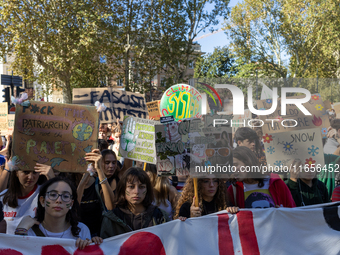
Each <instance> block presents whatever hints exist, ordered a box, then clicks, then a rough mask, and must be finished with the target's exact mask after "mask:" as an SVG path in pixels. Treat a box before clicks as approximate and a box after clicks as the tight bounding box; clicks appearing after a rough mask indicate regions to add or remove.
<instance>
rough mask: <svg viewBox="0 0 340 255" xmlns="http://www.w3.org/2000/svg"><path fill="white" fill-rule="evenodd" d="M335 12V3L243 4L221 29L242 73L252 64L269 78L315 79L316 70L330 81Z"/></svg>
mask: <svg viewBox="0 0 340 255" xmlns="http://www.w3.org/2000/svg"><path fill="white" fill-rule="evenodd" d="M336 3H337V4H336ZM339 8H340V6H339V3H338V1H336V0H332V1H320V0H299V1H298V0H259V1H252V0H244V1H243V2H242V3H239V4H238V5H236V6H235V7H234V8H233V9H232V12H231V18H230V19H229V20H228V21H227V22H226V26H225V29H226V33H227V34H228V35H229V37H230V38H231V40H232V43H231V48H232V52H233V53H234V54H235V55H236V57H237V58H240V59H243V60H244V63H246V65H245V66H244V67H243V68H244V71H247V70H248V69H252V68H253V67H254V65H255V64H256V65H257V70H258V71H260V70H261V71H263V73H264V75H268V76H269V77H277V78H279V77H282V78H286V77H287V76H290V77H315V76H316V70H320V71H321V72H320V74H322V75H332V73H333V77H334V73H335V72H334V70H335V69H339V66H338V67H336V63H337V62H336V61H334V52H336V51H337V47H336V46H335V45H338V42H339V36H338V31H339V28H340V26H339V19H338V17H339V14H340V12H339ZM336 31H337V32H336ZM329 45H331V46H332V47H329ZM332 59H333V60H332ZM335 59H336V58H335ZM338 59H339V60H340V55H339V58H338ZM339 63H340V62H339ZM249 65H250V66H249ZM249 71H251V70H249ZM242 73H244V74H242ZM241 74H242V77H246V74H245V72H242V71H240V75H241Z"/></svg>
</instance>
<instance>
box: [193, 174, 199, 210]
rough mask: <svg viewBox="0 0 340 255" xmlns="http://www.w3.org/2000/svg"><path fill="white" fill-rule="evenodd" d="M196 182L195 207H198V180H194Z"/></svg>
mask: <svg viewBox="0 0 340 255" xmlns="http://www.w3.org/2000/svg"><path fill="white" fill-rule="evenodd" d="M193 180H194V191H195V206H196V207H198V184H197V178H193Z"/></svg>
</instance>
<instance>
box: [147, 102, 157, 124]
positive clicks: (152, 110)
mask: <svg viewBox="0 0 340 255" xmlns="http://www.w3.org/2000/svg"><path fill="white" fill-rule="evenodd" d="M160 102H161V100H156V101H152V102H149V103H146V106H147V108H148V112H149V117H150V118H153V119H154V120H159V118H160V117H161V113H160V111H159V104H160Z"/></svg>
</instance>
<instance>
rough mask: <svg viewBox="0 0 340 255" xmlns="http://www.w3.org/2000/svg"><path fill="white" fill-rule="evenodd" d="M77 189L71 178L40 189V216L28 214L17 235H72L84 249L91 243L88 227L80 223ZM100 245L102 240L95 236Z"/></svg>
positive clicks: (58, 236) (17, 230)
mask: <svg viewBox="0 0 340 255" xmlns="http://www.w3.org/2000/svg"><path fill="white" fill-rule="evenodd" d="M78 210H79V204H78V201H77V191H76V188H75V186H74V185H73V184H72V182H71V181H70V180H69V179H66V178H63V177H55V178H53V179H51V180H49V181H47V182H46V183H45V184H44V185H43V186H42V187H41V189H40V192H39V202H38V208H37V216H36V219H35V218H32V217H31V216H26V217H25V218H23V219H22V221H21V222H20V224H19V225H18V227H17V228H16V230H15V234H16V235H28V236H44V237H54V238H68V239H74V240H76V246H77V247H78V248H80V249H83V248H84V247H85V246H86V245H89V244H90V243H91V235H90V230H89V229H88V227H87V226H86V225H85V224H83V223H80V222H78V216H77V213H78ZM92 241H93V242H95V243H97V244H100V243H101V242H102V239H101V238H99V237H95V238H92Z"/></svg>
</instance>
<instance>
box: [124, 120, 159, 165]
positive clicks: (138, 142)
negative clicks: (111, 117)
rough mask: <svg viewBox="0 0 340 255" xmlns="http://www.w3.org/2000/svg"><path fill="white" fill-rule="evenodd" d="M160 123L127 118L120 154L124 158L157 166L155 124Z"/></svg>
mask: <svg viewBox="0 0 340 255" xmlns="http://www.w3.org/2000/svg"><path fill="white" fill-rule="evenodd" d="M157 123H159V122H157V121H153V120H147V119H141V118H136V117H127V118H125V119H124V122H123V133H122V137H121V142H120V148H119V153H120V154H121V155H122V156H123V157H124V158H129V159H132V160H137V161H142V162H146V163H151V164H156V150H155V124H157Z"/></svg>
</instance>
